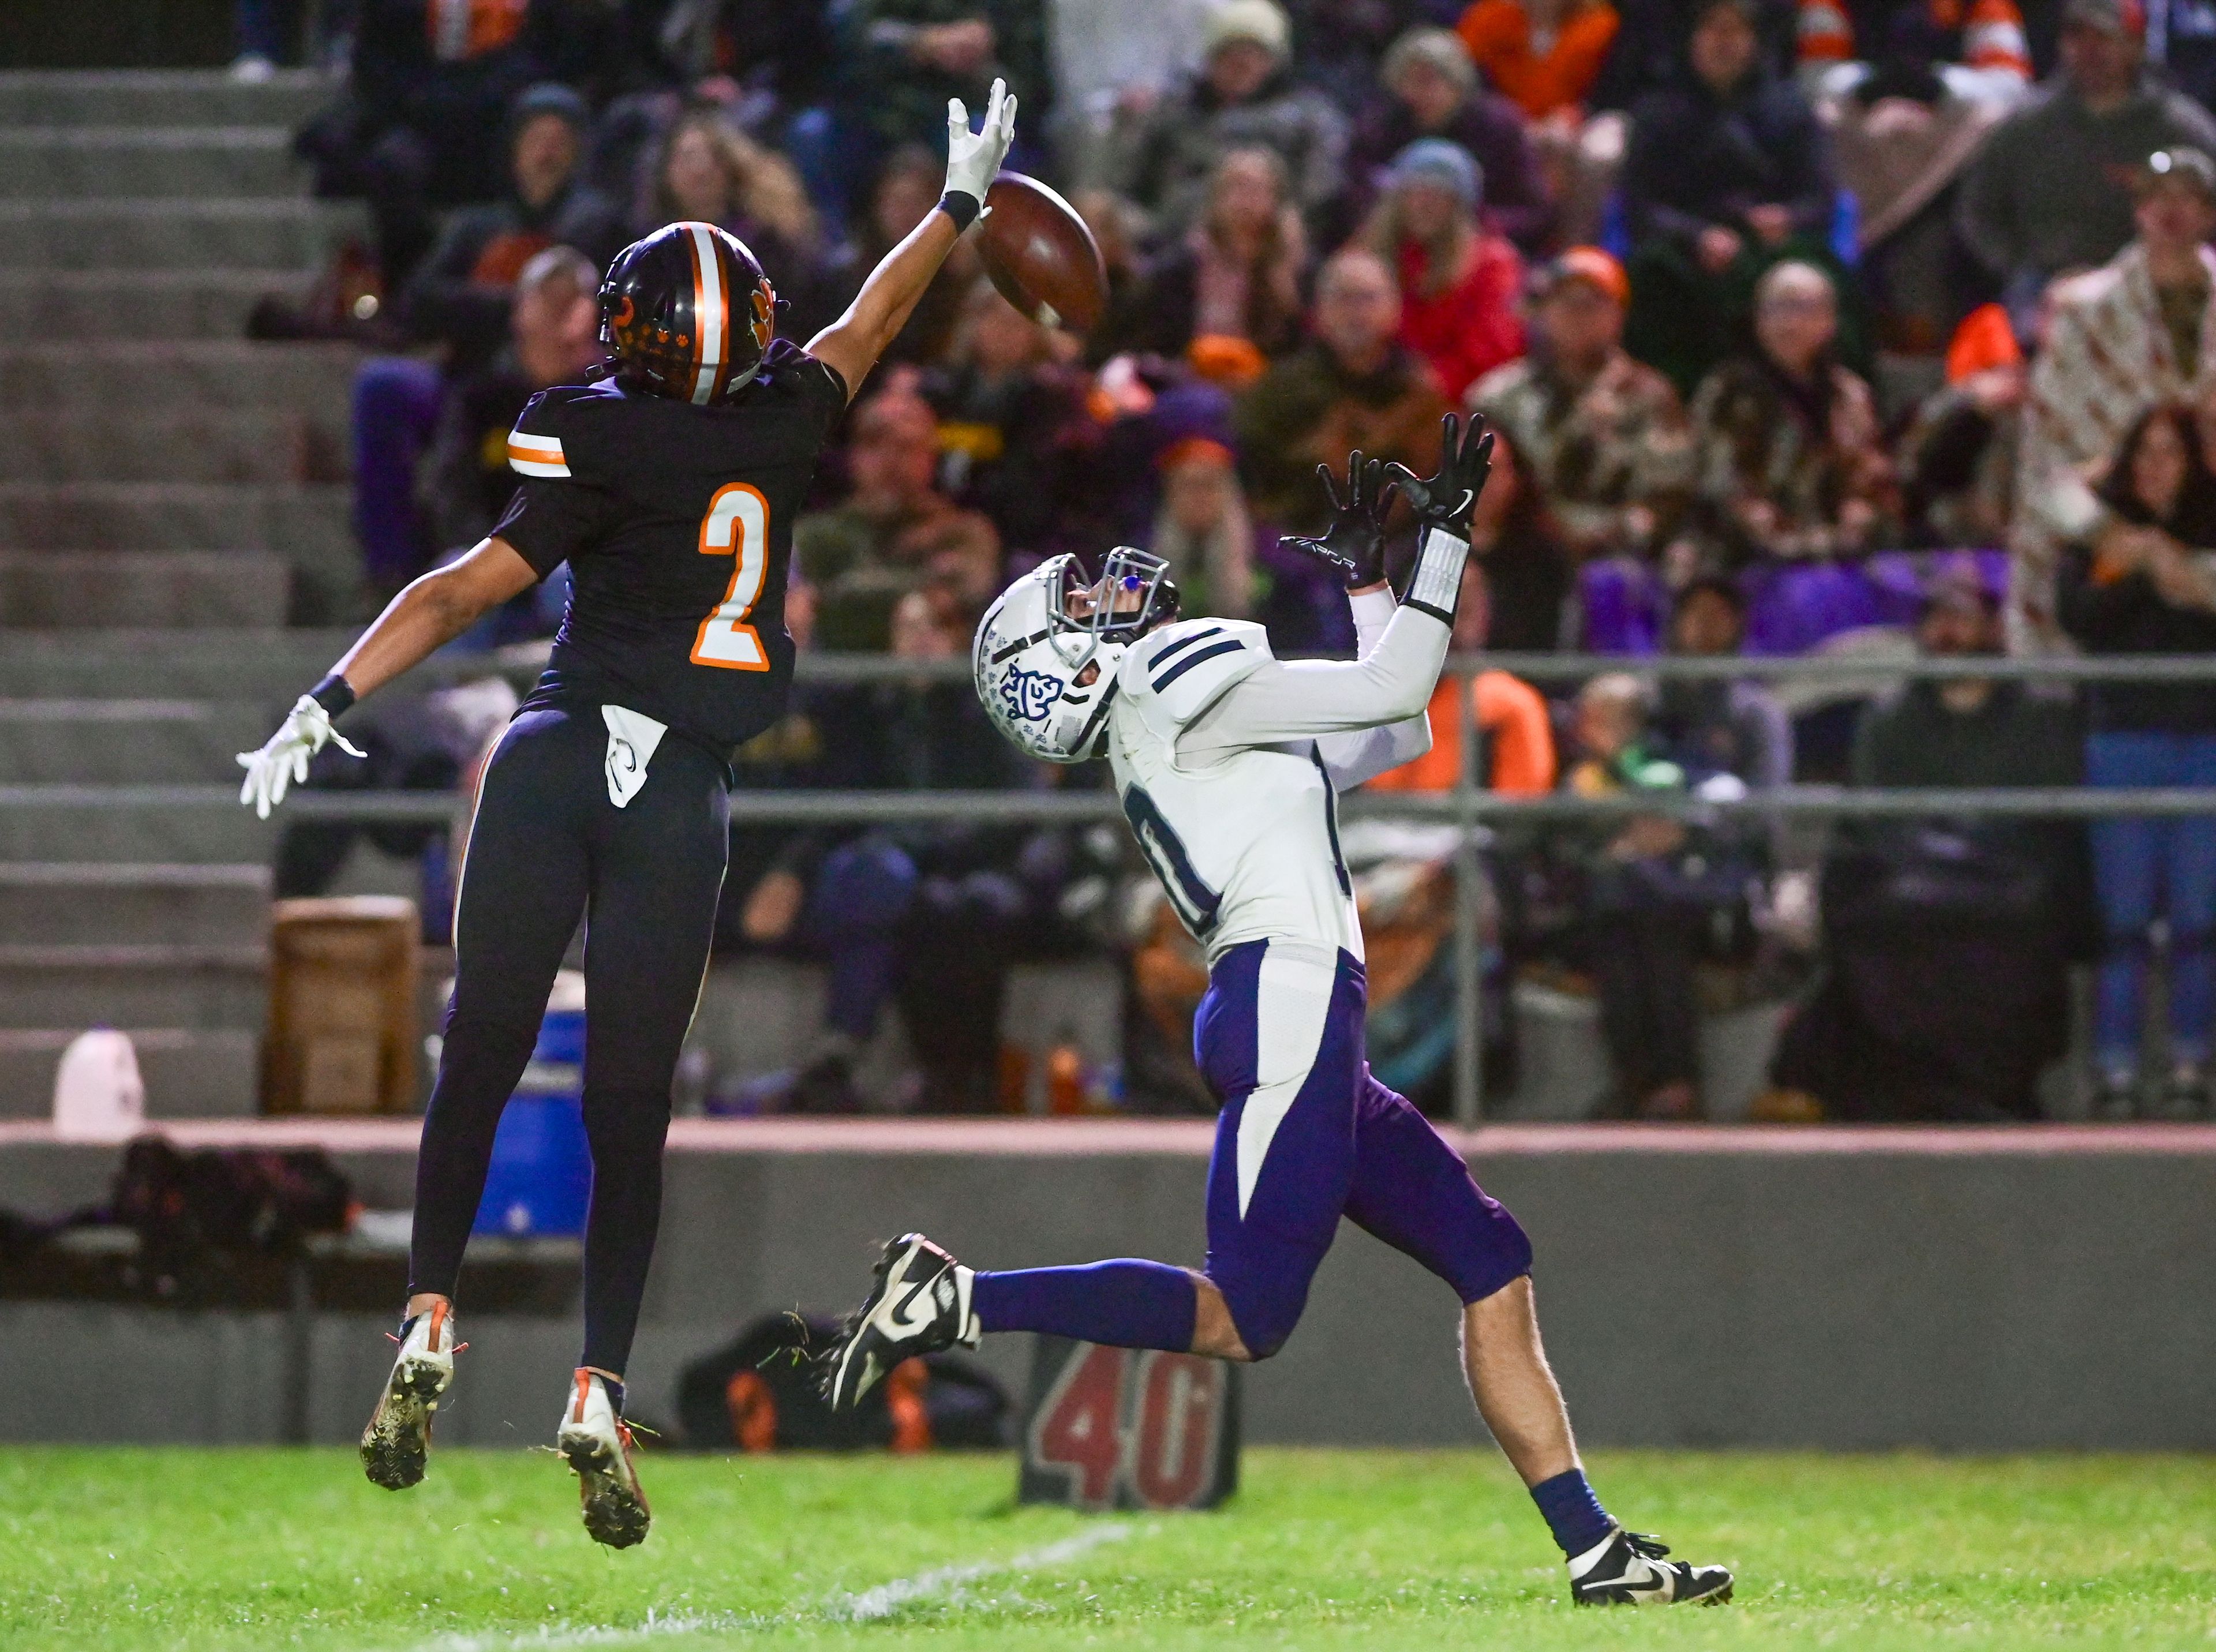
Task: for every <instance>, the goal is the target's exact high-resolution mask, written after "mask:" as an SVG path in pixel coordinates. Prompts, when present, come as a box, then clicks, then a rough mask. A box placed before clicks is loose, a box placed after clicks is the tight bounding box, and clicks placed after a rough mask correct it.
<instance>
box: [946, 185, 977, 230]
mask: <svg viewBox="0 0 2216 1652" xmlns="http://www.w3.org/2000/svg"><path fill="white" fill-rule="evenodd" d="M984 210H985V203H984V202H983V201H982V200H978V199H977V198H976V196H975V195H973V194H971V193H969V191H968V190H966V189H950V190H948V191H947V192H946V193H945V194H943V195H941V196H940V197H939V211H940V212H944V213H945V214H946V216H947V217H949V218H952V219H953V220H954V233H955V234H957V235H960V234H961V233H962V232H963V230H966V229H968V228H969V226H970V225H971V224H975V223H976V221H977V215H978V214H979V213H980V212H983V211H984Z"/></svg>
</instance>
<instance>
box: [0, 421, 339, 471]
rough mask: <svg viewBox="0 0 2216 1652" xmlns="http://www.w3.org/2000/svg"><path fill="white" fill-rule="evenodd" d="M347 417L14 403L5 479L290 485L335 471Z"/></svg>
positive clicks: (5, 439) (2, 434)
mask: <svg viewBox="0 0 2216 1652" xmlns="http://www.w3.org/2000/svg"><path fill="white" fill-rule="evenodd" d="M344 423H345V421H344V420H343V419H338V420H335V421H332V420H323V421H319V420H317V419H314V418H312V417H311V415H307V414H305V413H286V412H284V411H281V410H274V409H271V408H260V407H243V408H198V409H195V410H193V411H191V412H183V413H180V412H175V411H171V410H169V409H166V408H154V409H151V410H147V409H142V408H138V407H136V406H132V405H130V404H127V403H126V404H124V405H121V406H117V407H111V408H71V409H70V410H68V411H67V412H63V413H51V412H49V413H39V412H32V411H29V410H27V409H23V408H12V409H8V410H4V411H0V484H5V483H11V482H12V483H27V484H28V483H40V484H46V485H48V486H53V485H59V484H66V483H73V482H141V483H144V482H183V483H188V484H201V485H205V484H208V483H225V484H229V485H232V486H239V487H257V488H277V487H283V486H286V485H287V484H290V483H292V482H295V481H296V480H297V479H298V478H299V476H301V475H302V474H304V473H307V474H321V475H325V476H329V475H333V474H335V473H336V472H337V470H338V467H339V465H340V464H341V463H342V459H341V456H342V454H343V453H344V452H345V451H346V450H345V433H344V428H343V427H344Z"/></svg>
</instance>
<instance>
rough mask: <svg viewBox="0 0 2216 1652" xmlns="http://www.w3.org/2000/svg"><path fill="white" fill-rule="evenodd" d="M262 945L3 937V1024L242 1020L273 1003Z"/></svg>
mask: <svg viewBox="0 0 2216 1652" xmlns="http://www.w3.org/2000/svg"><path fill="white" fill-rule="evenodd" d="M267 972H268V953H267V951H266V949H263V948H261V947H216V946H206V945H201V944H198V943H195V944H193V945H189V946H157V945H149V946H116V945H103V946H75V947H72V946H19V945H17V944H15V943H12V942H0V1027H23V1028H40V1027H46V1028H51V1027H68V1026H76V1027H79V1028H83V1027H240V1028H247V1029H255V1030H258V1029H260V1028H261V1026H262V1020H263V1018H264V1016H266V1015H267V1013H268V1001H269V990H268V983H267V979H266V976H267Z"/></svg>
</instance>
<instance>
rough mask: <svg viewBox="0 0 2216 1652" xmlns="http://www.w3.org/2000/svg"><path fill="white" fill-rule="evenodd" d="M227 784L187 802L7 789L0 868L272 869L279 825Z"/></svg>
mask: <svg viewBox="0 0 2216 1652" xmlns="http://www.w3.org/2000/svg"><path fill="white" fill-rule="evenodd" d="M234 772H235V771H234ZM225 778H226V782H228V783H225V784H216V783H208V784H206V785H205V786H201V787H195V788H190V789H188V791H187V792H186V793H184V794H179V793H176V792H175V791H172V790H169V789H162V790H158V791H157V790H151V789H149V790H139V789H134V788H133V787H132V785H128V784H125V783H114V784H98V783H94V784H83V785H76V786H67V787H46V786H28V785H27V786H22V787H15V786H5V787H0V862H5V861H49V862H51V861H71V862H83V861H107V862H145V861H163V862H181V863H190V864H198V865H217V864H222V865H230V866H247V865H252V866H268V865H269V864H270V857H271V855H272V853H273V851H274V849H275V847H276V843H277V823H276V822H274V821H264V820H256V819H255V817H254V815H253V814H252V812H251V811H249V810H247V809H243V808H240V807H239V805H238V788H237V783H236V782H231V781H229V777H225Z"/></svg>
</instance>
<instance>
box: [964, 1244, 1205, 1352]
mask: <svg viewBox="0 0 2216 1652" xmlns="http://www.w3.org/2000/svg"><path fill="white" fill-rule="evenodd" d="M1196 1300H1197V1292H1196V1291H1195V1290H1194V1287H1193V1282H1192V1275H1191V1274H1188V1273H1186V1272H1185V1269H1184V1268H1172V1267H1169V1266H1167V1265H1166V1264H1165V1263H1162V1262H1131V1261H1124V1262H1094V1263H1093V1265H1092V1266H1091V1267H1090V1268H1025V1269H1024V1270H1023V1271H1021V1272H1019V1273H1010V1274H978V1275H977V1281H976V1291H975V1293H974V1294H973V1295H972V1297H971V1298H970V1302H971V1305H972V1306H974V1307H975V1308H976V1311H977V1320H978V1323H980V1324H981V1325H982V1326H983V1327H984V1328H985V1329H986V1330H995V1331H999V1330H1035V1331H1044V1332H1046V1333H1047V1334H1048V1335H1050V1336H1074V1337H1076V1338H1077V1339H1078V1340H1079V1341H1080V1342H1105V1343H1106V1344H1107V1345H1108V1346H1109V1347H1111V1348H1166V1349H1167V1350H1169V1351H1170V1352H1171V1353H1173V1354H1182V1353H1184V1352H1185V1351H1186V1350H1187V1349H1189V1348H1191V1347H1192V1316H1193V1307H1194V1304H1195V1301H1196Z"/></svg>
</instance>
